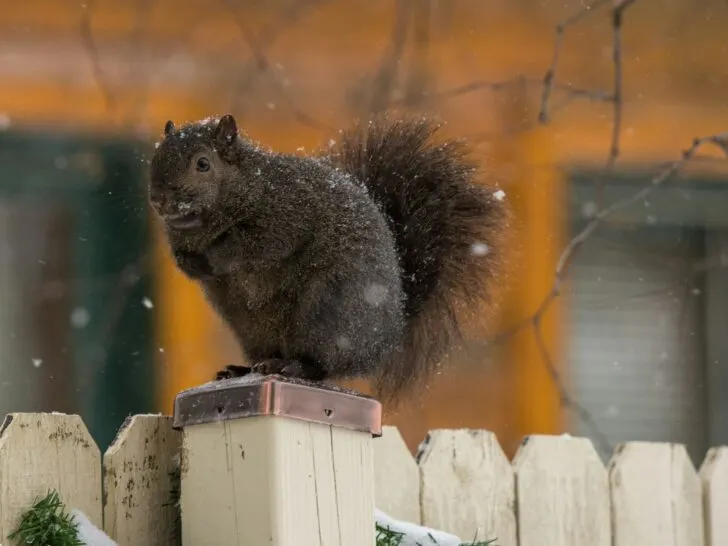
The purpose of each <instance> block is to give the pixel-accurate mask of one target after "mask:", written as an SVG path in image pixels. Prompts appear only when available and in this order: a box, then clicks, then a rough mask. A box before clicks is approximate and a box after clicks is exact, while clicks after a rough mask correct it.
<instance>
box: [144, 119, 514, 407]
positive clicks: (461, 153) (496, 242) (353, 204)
mask: <svg viewBox="0 0 728 546" xmlns="http://www.w3.org/2000/svg"><path fill="white" fill-rule="evenodd" d="M436 130H437V127H436V126H435V125H433V124H432V123H430V122H429V121H427V120H415V121H389V120H387V119H383V120H379V121H377V122H372V123H369V124H368V125H365V126H362V127H354V128H353V129H351V130H350V131H349V132H346V133H344V134H343V135H342V138H341V139H340V143H339V144H338V145H335V146H333V147H331V148H329V149H327V150H325V151H324V152H322V153H321V154H319V155H318V156H315V157H301V156H296V155H290V154H282V153H275V152H272V151H270V150H266V149H263V148H261V147H260V146H259V145H257V144H256V143H254V142H252V141H251V140H249V139H247V138H245V137H243V136H240V135H239V134H238V129H237V124H236V122H235V120H234V118H233V117H232V116H230V115H226V116H223V117H222V118H220V119H219V120H217V119H209V120H204V121H201V122H195V123H190V124H187V125H184V126H182V127H180V128H176V127H175V126H174V124H173V123H172V122H168V123H167V126H166V127H165V138H164V140H163V141H162V142H161V143H160V145H159V146H158V149H157V151H156V153H155V155H154V158H153V160H152V166H151V180H150V189H149V197H150V202H151V204H152V206H153V208H154V209H155V211H156V212H157V213H158V214H159V215H160V217H161V218H162V219H163V221H164V223H165V227H166V233H167V237H168V241H169V244H170V246H171V248H172V252H173V254H174V256H175V258H176V260H177V264H178V266H179V267H180V269H181V270H182V271H183V272H185V273H186V274H187V275H188V276H189V277H191V278H192V279H196V280H197V281H199V282H200V284H201V285H202V287H203V290H204V292H205V294H206V296H207V298H208V300H209V301H210V303H211V304H212V305H213V306H214V308H215V309H216V310H217V312H218V313H219V314H220V315H221V316H222V317H223V318H224V320H225V321H226V322H227V323H228V324H229V326H230V327H231V328H232V330H233V331H234V333H235V335H236V336H237V338H238V340H239V341H240V343H241V345H242V348H243V350H244V351H245V353H246V354H247V356H248V358H249V359H250V361H251V362H253V363H254V364H259V365H258V366H257V370H259V371H261V372H263V373H282V374H284V375H289V376H295V377H302V378H308V379H317V380H320V379H326V378H332V379H333V378H347V377H357V376H370V377H373V378H375V379H376V387H377V389H376V390H377V394H378V395H379V396H380V397H383V398H387V399H391V398H393V397H396V396H397V395H398V394H401V393H402V391H403V390H405V389H406V388H408V387H409V386H414V385H415V384H416V383H417V382H418V381H419V380H421V379H423V378H426V377H428V376H429V375H430V374H431V373H432V372H433V371H434V370H435V369H436V367H437V366H438V365H439V363H440V362H441V361H442V359H443V358H444V357H445V356H446V354H447V352H448V350H449V349H451V348H452V347H453V346H455V345H456V344H457V343H458V341H459V338H460V335H461V330H460V324H459V317H460V316H462V312H463V311H465V312H467V311H469V310H477V309H479V308H480V305H479V304H480V303H482V302H489V301H490V297H489V296H490V292H491V290H492V282H490V281H492V280H493V277H494V276H495V275H496V274H497V272H498V267H499V262H500V258H501V253H502V248H501V244H500V241H501V238H502V235H503V234H504V230H505V228H506V226H505V224H506V218H507V214H506V211H505V209H504V207H503V203H502V202H501V200H500V199H498V198H497V197H496V196H494V195H493V189H492V188H490V189H489V188H486V187H484V186H482V185H480V184H478V183H476V182H475V178H476V168H475V165H474V164H472V163H471V162H470V161H469V160H467V159H466V149H465V147H464V146H463V145H462V143H460V142H456V141H444V142H441V143H435V142H433V141H432V137H433V134H434V133H435V132H436ZM233 368H234V367H231V369H233ZM255 368H256V367H255V366H254V369H255ZM230 373H234V372H230ZM241 373H242V372H241Z"/></svg>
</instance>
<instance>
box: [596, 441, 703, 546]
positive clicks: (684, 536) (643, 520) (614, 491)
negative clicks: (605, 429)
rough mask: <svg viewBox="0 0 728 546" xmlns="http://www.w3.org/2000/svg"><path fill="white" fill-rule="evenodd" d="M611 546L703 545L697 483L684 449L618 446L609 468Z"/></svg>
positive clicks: (637, 444)
mask: <svg viewBox="0 0 728 546" xmlns="http://www.w3.org/2000/svg"><path fill="white" fill-rule="evenodd" d="M609 481H610V485H611V497H612V506H613V529H612V533H613V535H614V546H630V545H632V544H645V545H651V544H654V545H655V546H658V545H661V544H672V545H674V546H694V545H695V544H703V515H702V505H701V503H702V500H701V487H700V479H699V477H698V475H697V473H696V472H695V468H694V467H693V464H692V463H691V462H690V458H689V457H688V453H687V451H686V450H685V446H683V445H680V444H668V443H657V442H628V443H626V444H622V445H620V446H619V447H618V448H617V449H616V450H615V453H614V456H613V457H612V460H611V461H610V462H609Z"/></svg>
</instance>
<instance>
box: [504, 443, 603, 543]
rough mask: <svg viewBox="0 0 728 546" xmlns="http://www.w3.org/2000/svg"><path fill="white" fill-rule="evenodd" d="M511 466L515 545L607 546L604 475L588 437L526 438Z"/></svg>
mask: <svg viewBox="0 0 728 546" xmlns="http://www.w3.org/2000/svg"><path fill="white" fill-rule="evenodd" d="M513 466H514V469H515V472H516V503H517V506H518V508H517V513H518V518H519V519H518V525H519V528H518V535H519V545H520V546H584V545H586V544H588V545H589V546H610V544H611V533H610V528H609V483H608V479H607V471H606V469H605V468H604V465H603V464H602V462H601V460H600V459H599V456H598V455H597V452H596V451H595V450H594V446H593V445H592V443H591V442H590V441H589V440H588V439H586V438H574V437H571V436H568V435H562V436H540V435H536V436H529V437H527V438H525V439H524V442H523V444H521V447H520V448H519V449H518V453H516V457H515V458H514V460H513Z"/></svg>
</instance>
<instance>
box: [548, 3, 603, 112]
mask: <svg viewBox="0 0 728 546" xmlns="http://www.w3.org/2000/svg"><path fill="white" fill-rule="evenodd" d="M606 2H607V0H595V1H594V2H592V3H591V4H589V5H588V6H585V7H584V8H582V9H581V10H579V11H577V12H576V13H575V14H574V15H572V16H571V17H568V18H567V19H564V20H563V21H561V22H560V23H559V24H558V25H556V43H555V44H554V50H553V55H552V57H551V65H550V66H549V68H548V70H547V71H546V74H545V75H544V78H543V89H542V91H541V111H540V112H539V115H538V118H539V121H540V122H541V123H548V121H549V113H548V112H549V103H550V101H551V93H552V91H553V89H554V80H555V78H556V68H557V66H558V64H559V58H560V57H561V49H562V47H563V46H564V33H565V32H566V29H567V28H568V27H570V26H572V25H575V24H576V23H578V22H579V21H581V20H582V19H584V18H585V17H587V16H588V15H590V14H591V13H593V12H594V11H595V10H596V9H597V8H598V7H599V6H601V5H602V4H605V3H606Z"/></svg>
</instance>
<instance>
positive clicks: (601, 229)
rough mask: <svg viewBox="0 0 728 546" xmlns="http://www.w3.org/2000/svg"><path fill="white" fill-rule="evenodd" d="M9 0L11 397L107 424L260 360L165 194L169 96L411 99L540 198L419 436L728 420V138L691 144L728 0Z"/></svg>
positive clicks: (637, 430) (364, 106)
mask: <svg viewBox="0 0 728 546" xmlns="http://www.w3.org/2000/svg"><path fill="white" fill-rule="evenodd" d="M0 3H2V13H3V16H2V18H0V81H2V85H0V234H2V238H1V239H0V245H2V246H1V247H0V248H1V250H0V413H2V414H5V413H7V412H14V411H41V410H42V411H62V412H74V413H80V414H81V415H82V416H83V418H84V420H85V421H86V423H87V424H88V426H89V428H90V430H91V432H92V434H93V435H94V437H95V438H96V440H97V442H98V443H99V445H100V447H101V448H102V449H105V448H106V446H107V445H108V443H109V442H110V441H111V440H112V439H113V436H114V434H115V432H116V430H117V428H118V427H119V426H120V424H121V423H122V421H123V419H124V417H125V416H126V415H127V414H128V413H139V412H163V413H166V414H169V413H170V412H171V408H172V401H173V399H174V396H175V394H176V393H177V392H178V391H179V390H181V389H184V388H188V387H191V386H194V385H196V384H199V383H202V382H205V381H207V380H209V379H210V378H211V377H212V375H213V373H214V372H215V371H216V370H217V369H219V368H221V367H223V366H225V365H226V364H230V363H239V362H241V360H242V357H241V355H240V352H239V350H238V348H237V347H236V345H235V343H234V342H233V340H232V338H231V336H230V335H229V334H228V332H227V330H226V328H225V327H224V326H223V325H222V324H221V322H220V321H219V319H218V318H217V317H216V316H215V315H214V314H213V313H212V311H211V310H210V309H209V307H208V306H207V304H206V303H205V301H204V300H203V298H202V296H201V293H200V290H199V289H198V287H197V286H196V285H194V284H193V283H191V282H190V281H188V280H187V279H186V278H184V277H183V276H182V275H181V274H180V273H178V272H177V271H176V270H175V268H174V266H173V264H172V262H171V261H170V260H169V258H168V251H167V248H166V247H165V245H164V240H163V238H161V237H160V234H159V232H158V230H157V226H156V224H155V220H154V218H153V217H152V216H151V215H150V213H149V211H148V209H147V205H146V195H145V183H146V175H147V168H148V160H149V159H150V157H151V153H152V152H153V144H154V141H155V140H157V139H159V138H160V137H161V133H162V128H163V126H164V122H165V121H166V120H167V119H173V120H174V121H175V122H177V123H180V122H183V121H185V120H191V119H198V118H203V117H207V116H209V115H220V114H223V113H226V112H231V113H233V114H234V115H235V116H236V117H237V118H238V120H239V122H241V124H242V125H243V127H244V129H245V130H246V131H247V133H248V134H249V135H250V136H251V137H253V138H255V139H257V140H260V141H262V142H263V143H264V144H266V145H268V146H271V147H273V148H275V149H278V150H281V151H296V150H298V149H299V148H304V149H305V150H311V149H313V148H315V147H317V146H318V145H319V144H321V143H325V142H327V141H328V139H330V138H336V131H337V129H339V128H343V127H345V126H347V125H348V124H349V123H350V121H351V120H352V119H354V118H357V117H366V116H368V115H371V114H373V113H378V112H381V111H384V110H394V111H399V112H405V113H412V112H418V113H421V112H424V113H427V114H430V115H434V116H436V117H438V118H440V119H442V120H443V121H445V122H446V123H447V125H446V126H445V129H444V132H445V133H447V135H449V136H467V137H468V138H469V139H470V141H471V143H472V145H473V147H474V150H475V154H476V156H477V157H478V158H479V159H480V160H481V162H482V164H483V171H484V176H486V177H488V178H489V179H490V180H491V181H492V182H494V183H497V184H498V185H499V187H500V188H502V189H503V190H504V191H505V192H506V199H507V201H508V202H509V204H510V205H511V207H512V208H513V210H514V212H515V222H514V226H513V233H512V235H513V237H512V241H511V249H510V250H512V253H511V254H512V256H511V262H510V263H511V265H510V267H509V270H508V275H507V276H506V277H505V278H504V279H502V286H500V294H501V296H502V298H501V303H500V306H499V307H498V309H497V312H496V314H495V316H491V317H489V319H488V320H487V321H483V322H487V324H485V325H482V324H473V325H472V327H471V328H470V336H471V338H472V340H471V341H470V342H469V343H468V348H467V350H466V351H464V352H463V353H462V354H460V355H456V356H455V357H453V360H456V361H457V362H454V363H453V364H455V366H452V367H449V368H445V369H446V370H447V371H443V373H441V374H440V375H439V376H438V377H436V378H435V380H434V381H433V382H432V384H431V386H430V388H429V389H428V390H427V391H426V392H425V393H422V394H419V395H417V396H416V397H415V398H413V399H411V400H408V401H406V402H405V403H404V404H402V406H401V407H399V408H397V409H396V410H394V409H393V410H391V411H388V410H386V409H385V421H386V422H387V423H390V424H396V425H398V426H399V427H400V430H401V431H402V433H403V436H404V437H405V439H406V441H407V442H408V445H409V446H410V447H411V448H412V449H413V450H414V449H416V447H417V445H418V443H419V442H420V441H421V440H422V439H423V438H424V435H425V433H426V431H427V430H429V429H433V428H438V427H451V428H461V427H474V428H487V429H490V430H492V431H495V432H496V433H497V435H498V437H499V438H500V440H501V443H502V444H503V447H504V449H505V450H506V453H507V454H508V455H512V454H513V453H514V452H515V450H516V449H517V447H518V444H519V442H520V440H521V438H522V437H523V435H525V434H531V433H561V432H570V433H572V434H578V435H586V436H589V437H591V438H592V439H593V440H594V442H595V445H596V446H597V448H598V449H599V451H600V453H601V454H602V456H604V457H605V458H606V457H608V455H609V453H610V450H611V449H612V448H613V447H614V446H615V445H616V444H617V443H619V442H622V441H626V440H657V441H674V442H682V443H685V444H687V446H688V449H689V451H690V453H691V456H692V457H693V458H694V460H695V461H696V462H697V461H700V460H701V459H702V457H703V455H704V453H705V450H706V448H707V446H709V445H717V444H721V443H727V442H728V331H726V328H727V327H726V325H728V214H727V212H728V162H726V161H725V154H724V153H723V151H722V150H721V149H720V147H719V146H715V145H711V143H707V144H706V145H705V146H702V147H700V148H699V149H698V150H697V151H695V150H692V151H690V153H689V154H688V156H687V157H684V156H683V152H684V151H685V150H689V149H690V147H691V145H692V144H693V139H694V138H696V137H708V136H710V135H714V134H718V133H721V132H725V131H728V95H727V94H726V89H727V88H728V40H726V37H725V36H726V28H728V3H726V2H725V0H672V1H658V0H635V1H629V0H628V1H624V0H622V1H620V0H616V1H612V2H606V1H600V0H597V1H595V2H593V3H592V4H586V3H584V2H577V1H573V0H559V1H558V2H557V1H551V0H540V1H538V2H535V1H532V0H487V1H484V0H451V1H447V2H445V1H441V0H390V1H386V2H385V1H380V2H367V1H363V0H339V1H330V0H329V1H325V0H272V1H271V0H269V1H266V2H264V1H261V0H257V1H252V0H251V1H247V2H243V1H242V0H205V1H202V0H96V1H93V0H87V1H85V2H84V1H81V2H69V1H67V0H32V1H27V2H12V1H10V0H2V2H0ZM693 152H695V153H693ZM683 160H684V161H683ZM675 161H680V164H675V163H674V162H675ZM678 167H679V169H678ZM670 169H672V170H675V171H676V172H675V173H674V175H673V176H671V177H670V178H667V179H665V176H666V175H667V174H668V173H672V170H670ZM615 203H617V206H616V208H614V210H609V209H608V212H607V213H604V212H601V211H604V210H605V207H610V206H612V205H614V204H615ZM595 215H598V219H599V220H598V221H599V225H598V228H597V229H592V228H591V227H588V226H589V225H590V222H593V221H594V218H595ZM586 227H588V231H587V232H585V233H584V232H583V230H584V229H585V228H586ZM580 232H581V234H580ZM570 243H571V246H569V245H570ZM565 249H569V250H568V254H563V252H564V250H565ZM572 250H573V252H572ZM557 273H558V274H557ZM555 289H558V290H555ZM484 316H485V315H484ZM354 386H357V387H359V388H363V389H366V385H365V384H363V383H361V382H358V383H355V384H354Z"/></svg>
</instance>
